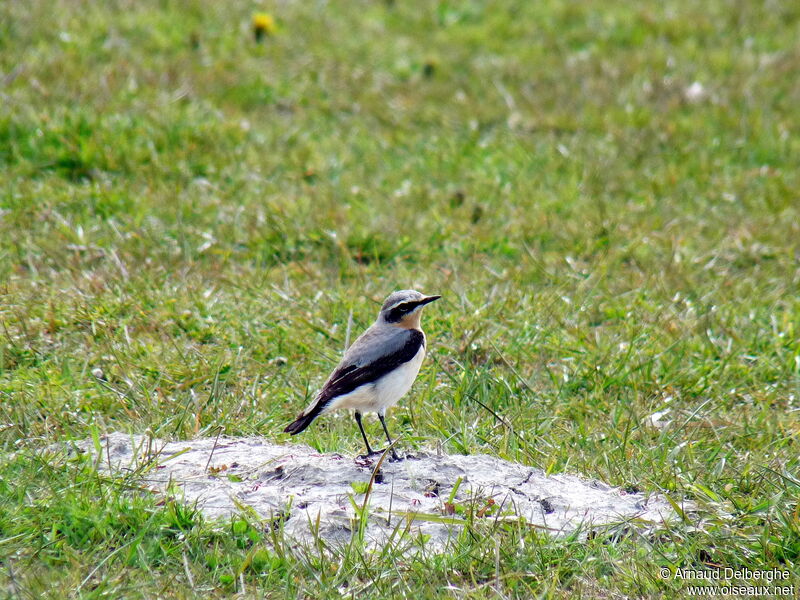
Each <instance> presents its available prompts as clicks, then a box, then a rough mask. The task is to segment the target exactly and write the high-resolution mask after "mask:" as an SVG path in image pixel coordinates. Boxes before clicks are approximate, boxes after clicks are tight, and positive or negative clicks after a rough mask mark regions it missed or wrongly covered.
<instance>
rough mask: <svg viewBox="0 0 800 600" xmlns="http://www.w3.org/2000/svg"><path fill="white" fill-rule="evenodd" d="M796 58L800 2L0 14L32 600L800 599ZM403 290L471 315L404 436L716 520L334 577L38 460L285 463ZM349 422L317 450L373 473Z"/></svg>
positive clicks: (17, 500)
mask: <svg viewBox="0 0 800 600" xmlns="http://www.w3.org/2000/svg"><path fill="white" fill-rule="evenodd" d="M256 10H259V11H260V10H267V11H269V12H270V13H272V14H273V16H274V17H275V19H276V21H277V31H276V32H275V34H274V35H271V36H269V37H267V39H265V40H264V41H263V43H261V44H257V43H256V42H255V41H254V39H253V35H252V32H251V31H250V20H251V18H252V14H253V12H254V11H256ZM799 34H800V7H798V5H797V4H796V3H792V2H775V3H771V4H761V3H746V2H722V1H721V0H713V1H710V2H707V3H702V4H698V3H694V2H686V1H672V2H667V3H656V2H644V3H639V4H636V5H635V6H631V5H630V4H629V3H624V2H606V3H603V4H602V5H597V4H595V3H591V2H570V3H561V2H554V1H551V0H543V1H542V2H510V1H509V2H502V3H488V2H479V1H476V0H472V1H467V2H462V3H456V2H444V1H442V2H436V3H424V2H411V3H409V2H397V3H395V2H384V3H381V2H350V3H328V4H324V3H323V4H320V3H302V2H301V3H268V5H267V4H264V5H262V4H258V5H253V4H251V3H244V2H234V3H211V2H201V1H192V0H184V1H166V2H161V3H158V4H151V3H135V2H128V1H124V0H116V1H113V2H105V3H81V2H75V1H69V0H60V1H56V2H42V1H39V0H36V1H33V2H26V3H20V2H6V3H3V4H1V5H0V100H2V103H1V104H0V106H2V109H0V295H1V298H0V400H1V401H0V448H1V450H0V452H2V454H0V507H2V510H0V585H2V588H0V589H2V594H4V595H5V596H8V597H12V598H40V597H44V598H47V597H51V598H64V597H69V598H100V597H115V598H116V597H128V598H151V597H155V596H161V597H175V598H193V597H199V596H202V597H204V598H216V597H226V596H229V595H230V594H231V593H232V592H235V591H238V592H242V593H244V594H245V595H246V596H248V597H283V596H287V597H303V596H305V597H314V598H333V597H336V598H338V597H341V596H342V595H344V596H351V597H356V596H360V595H363V594H364V593H368V594H369V596H370V597H407V596H413V597H417V598H424V597H441V596H442V595H445V596H453V597H468V598H484V597H495V596H497V597H552V598H574V597H615V598H616V597H623V596H626V597H644V598H660V597H673V596H675V595H679V596H680V595H682V594H685V593H686V583H685V582H682V581H678V580H674V579H670V580H666V581H665V580H661V579H659V576H658V570H659V568H660V567H661V566H667V567H669V568H671V569H675V568H677V567H702V566H703V565H709V564H716V565H721V566H723V567H733V568H737V567H747V568H749V569H751V570H753V569H769V568H778V569H786V570H789V571H790V572H791V573H792V578H793V579H792V580H791V582H792V583H793V584H794V585H795V586H797V585H798V583H800V579H798V571H799V570H798V560H800V512H799V511H800V508H798V497H800V480H799V479H798V473H799V472H800V460H798V455H799V454H800V453H799V452H798V441H799V440H798V435H799V434H800V426H799V425H798V423H800V419H799V418H798V415H799V414H800V413H798V410H799V407H798V397H800V341H798V340H800V331H799V330H798V323H800V300H799V299H798V295H797V289H798V282H800V269H799V268H798V256H799V255H800V254H799V253H800V247H799V246H798V240H800V225H798V224H799V223H800V208H799V207H800V203H798V194H797V190H798V189H800V169H798V167H800V164H799V163H800V160H799V159H800V142H798V139H800V138H799V137H798V134H799V133H800V131H799V130H798V125H797V123H798V120H800V111H799V110H798V108H797V107H798V106H800V88H798V85H797V78H796V76H795V74H796V73H797V72H798V70H799V69H800V48H798V45H797V39H798V35H799ZM695 82H698V83H699V84H700V85H701V86H702V92H700V93H698V94H695V95H694V96H693V95H692V94H690V93H687V90H689V89H690V88H691V87H692V84H694V83H695ZM694 89H695V90H697V89H698V88H697V86H695V87H694ZM407 287H414V288H418V289H420V290H422V291H424V292H426V293H437V294H442V295H443V296H444V299H443V300H442V301H440V302H438V303H436V305H433V306H432V307H431V308H430V309H429V310H428V311H427V314H426V316H425V319H424V323H425V328H426V331H427V334H428V337H429V340H430V349H431V354H430V357H429V360H428V361H427V362H426V364H425V366H424V367H423V371H422V373H421V374H420V378H419V380H418V381H417V383H416V385H415V387H414V389H413V391H412V393H411V394H410V395H409V396H408V397H407V398H406V399H405V400H404V402H403V403H402V404H401V405H400V406H399V407H398V408H397V409H395V410H394V412H393V413H392V414H391V416H390V427H392V429H393V431H394V432H397V433H402V435H403V439H402V441H401V445H402V446H405V447H407V448H418V447H424V446H432V445H436V444H439V443H441V444H442V445H443V447H444V449H445V450H446V451H447V452H451V453H459V452H460V453H479V452H482V453H489V454H492V455H495V456H500V457H503V458H506V459H509V460H515V461H521V462H525V463H526V464H530V465H533V466H536V467H540V468H543V469H546V470H547V471H549V472H554V473H555V472H577V473H583V474H587V475H590V476H592V477H596V478H599V479H602V480H604V481H607V482H609V483H612V484H614V485H618V486H622V487H626V488H635V489H639V490H643V491H652V490H664V491H666V492H667V493H669V494H670V495H671V497H673V498H676V499H680V498H688V499H691V500H693V501H695V502H697V503H698V504H699V505H700V507H701V511H700V514H699V515H698V516H697V517H696V518H695V519H693V520H691V521H689V522H678V523H674V524H672V525H670V526H669V527H668V528H665V529H664V530H663V531H659V532H656V533H654V534H653V535H647V536H644V535H634V536H632V537H629V538H624V539H619V540H613V541H609V540H608V539H600V538H592V539H589V540H580V539H578V538H570V539H560V540H556V539H551V538H549V537H547V536H544V535H542V534H537V533H535V532H531V531H526V530H522V529H519V528H515V527H512V526H510V525H503V526H498V527H497V528H495V529H492V528H487V527H485V526H482V525H481V524H480V523H472V524H471V525H470V527H469V528H467V529H466V530H465V533H464V535H462V536H461V537H460V538H459V540H458V542H457V544H455V546H454V548H453V550H452V552H451V553H449V554H446V555H441V556H428V557H424V558H417V559H406V558H403V557H402V556H401V555H400V554H399V553H398V552H396V551H394V550H392V549H389V550H387V552H386V553H384V554H380V555H372V554H367V553H364V552H362V551H360V550H359V548H358V547H357V545H353V546H351V547H349V548H347V549H344V550H341V551H337V552H328V553H325V552H322V551H320V549H319V548H306V549H302V548H294V547H292V546H291V545H290V544H289V542H288V540H285V539H283V538H282V537H281V535H280V532H279V531H278V532H275V531H273V530H272V529H271V528H270V527H266V528H265V526H264V525H263V524H260V523H259V522H258V521H257V520H256V519H254V518H253V517H251V516H247V515H242V516H241V517H237V518H235V519H233V520H232V521H231V522H230V523H227V524H222V525H219V524H215V523H209V522H206V521H205V520H204V519H203V517H202V515H201V514H200V513H198V512H197V511H196V510H194V509H193V508H192V507H187V506H185V505H183V504H181V503H180V498H179V495H178V494H174V495H167V496H155V495H153V494H151V493H148V492H144V491H141V490H140V488H139V486H138V485H137V483H136V481H135V479H133V478H131V477H128V478H123V477H118V478H109V477H107V476H104V475H101V474H99V473H98V472H97V471H96V470H95V469H94V468H93V466H92V465H91V464H86V463H85V462H83V461H81V460H78V459H69V460H68V459H66V458H65V457H63V456H60V455H57V454H55V455H54V454H53V452H52V451H47V450H45V448H47V447H49V446H50V445H51V444H53V443H54V442H64V441H67V440H73V439H85V438H87V437H90V436H91V435H92V432H104V431H112V430H121V431H131V432H136V433H144V432H148V433H152V435H154V436H158V437H162V438H168V439H181V438H191V437H194V436H210V435H216V434H217V432H218V431H220V428H221V429H222V430H223V431H224V432H225V433H226V434H228V435H259V436H264V437H266V438H269V439H276V440H280V441H285V442H288V441H289V440H288V439H287V437H288V436H285V435H284V434H282V433H281V429H282V427H283V426H284V425H285V424H286V423H287V422H288V421H289V420H290V419H291V417H292V416H293V415H295V414H296V413H297V412H298V410H300V408H301V407H303V406H305V404H306V403H307V402H308V400H309V398H310V396H311V395H312V394H313V393H314V391H315V390H316V389H317V387H318V386H319V385H320V384H321V382H322V380H323V378H324V377H325V376H326V375H327V373H328V372H329V371H330V369H331V368H332V366H333V365H334V364H335V362H336V360H337V357H338V355H339V354H340V352H341V350H342V348H343V346H344V343H345V331H346V327H347V322H348V318H349V317H350V315H352V319H353V330H354V331H357V330H360V329H362V328H364V327H366V326H367V325H368V324H369V323H370V321H371V320H372V319H373V318H374V314H375V312H376V310H377V308H378V306H379V304H378V303H379V302H380V301H381V300H382V299H383V298H384V297H385V296H386V295H387V294H388V293H389V292H390V291H392V290H394V289H398V288H407ZM487 409H490V410H487ZM664 410H669V412H668V413H666V415H665V416H664V417H662V420H663V421H664V423H663V427H654V426H652V424H651V423H650V418H649V417H650V415H652V414H653V413H655V412H657V411H664ZM491 411H494V412H496V413H498V414H499V415H502V417H503V419H504V421H503V422H499V421H497V420H496V419H495V418H494V416H493V415H492V412H491ZM369 427H370V432H371V433H373V434H374V435H376V436H377V434H378V430H377V427H376V425H375V424H374V423H372V422H370V424H369ZM354 429H355V428H354V425H353V423H352V420H351V419H350V418H349V417H348V416H346V415H342V416H341V417H335V416H332V417H326V418H325V419H322V420H321V421H320V422H319V423H316V424H315V425H314V426H313V427H312V428H310V429H309V430H308V431H307V432H306V433H304V434H303V439H302V440H301V441H303V442H307V443H310V444H311V445H313V446H315V447H317V448H319V449H320V450H322V451H337V452H342V453H355V452H357V451H358V450H359V446H360V437H359V436H358V434H357V432H356V431H355V430H354ZM726 514H727V515H728V516H725V515H726ZM749 583H752V584H755V583H756V582H753V581H750V582H749ZM795 589H797V587H796V588H795Z"/></svg>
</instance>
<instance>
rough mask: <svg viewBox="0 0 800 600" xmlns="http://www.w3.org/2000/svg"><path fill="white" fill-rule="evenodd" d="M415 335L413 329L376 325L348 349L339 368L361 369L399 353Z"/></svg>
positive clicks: (383, 324)
mask: <svg viewBox="0 0 800 600" xmlns="http://www.w3.org/2000/svg"><path fill="white" fill-rule="evenodd" d="M414 335H415V333H414V332H413V331H412V330H411V329H403V328H400V327H394V326H392V325H387V324H385V323H380V322H378V323H375V324H374V325H372V327H370V328H369V329H367V330H366V331H365V332H364V333H362V334H361V335H360V336H359V337H358V339H357V340H356V341H355V342H353V344H352V345H351V346H350V347H349V348H348V349H347V351H346V352H345V353H344V356H343V357H342V362H340V363H339V367H338V368H342V367H348V366H350V365H353V366H356V367H361V366H364V365H367V364H370V363H373V362H375V361H377V360H379V359H380V358H382V357H384V356H389V355H392V354H395V353H396V352H399V351H400V350H401V349H402V348H403V347H404V346H405V345H406V344H407V343H408V342H409V340H410V339H411V338H412V337H413V336H414Z"/></svg>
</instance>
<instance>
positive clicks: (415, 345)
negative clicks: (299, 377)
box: [284, 329, 425, 435]
mask: <svg viewBox="0 0 800 600" xmlns="http://www.w3.org/2000/svg"><path fill="white" fill-rule="evenodd" d="M409 331H410V333H411V335H409V336H408V338H407V339H406V341H405V343H404V344H403V345H402V346H400V347H399V348H398V349H397V350H395V351H394V352H392V353H391V354H386V355H385V356H380V357H378V358H376V359H374V360H372V361H370V362H369V363H367V364H365V365H358V364H350V365H346V366H343V367H339V368H338V369H336V370H335V371H334V372H333V373H332V374H331V376H330V377H329V378H328V381H327V382H326V383H325V386H324V387H323V388H322V390H321V391H320V393H319V395H318V396H317V402H316V404H314V408H312V409H311V410H310V411H308V413H307V414H305V413H301V414H300V416H298V417H297V419H296V420H295V421H294V422H292V423H290V424H289V425H288V426H287V427H286V429H284V431H285V432H286V433H291V434H292V435H296V434H298V433H300V432H301V431H303V430H304V429H305V428H306V427H308V426H309V425H310V424H311V422H312V421H313V420H314V419H316V418H317V417H318V416H319V414H320V413H321V412H322V411H323V410H324V409H325V407H326V406H328V404H330V402H331V401H332V400H333V399H334V398H338V397H339V396H344V395H345V394H349V393H350V392H352V391H353V390H355V389H356V388H359V387H361V386H362V385H365V384H368V383H373V382H375V381H377V380H378V379H380V378H381V377H383V376H384V375H386V374H387V373H389V372H391V371H393V370H394V369H396V368H397V367H399V366H400V365H402V364H403V363H406V362H408V361H410V360H411V359H412V358H414V357H415V356H416V355H417V352H419V349H420V347H422V346H423V345H424V344H425V335H424V334H423V333H422V332H421V331H418V330H416V329H411V330H409Z"/></svg>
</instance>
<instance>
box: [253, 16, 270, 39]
mask: <svg viewBox="0 0 800 600" xmlns="http://www.w3.org/2000/svg"><path fill="white" fill-rule="evenodd" d="M273 33H275V19H274V18H273V17H272V15H270V14H268V13H256V14H254V15H253V34H254V35H255V36H256V41H257V42H260V41H261V40H262V39H263V38H264V36H265V35H272V34H273Z"/></svg>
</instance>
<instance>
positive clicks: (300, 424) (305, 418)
mask: <svg viewBox="0 0 800 600" xmlns="http://www.w3.org/2000/svg"><path fill="white" fill-rule="evenodd" d="M320 404H321V403H317V405H316V406H315V407H314V408H312V409H311V410H310V411H308V414H304V413H301V414H300V416H299V417H297V419H295V420H294V421H292V422H291V423H289V424H288V425H287V426H286V429H284V430H283V431H284V432H285V433H291V434H292V435H297V434H298V433H300V432H302V431H304V430H305V428H306V427H308V426H309V425H311V423H312V421H314V419H316V418H317V417H318V416H319V413H321V412H322V407H321V406H320Z"/></svg>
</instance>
